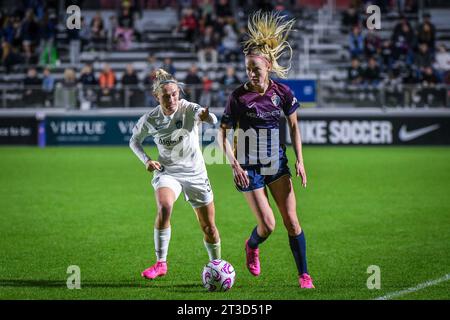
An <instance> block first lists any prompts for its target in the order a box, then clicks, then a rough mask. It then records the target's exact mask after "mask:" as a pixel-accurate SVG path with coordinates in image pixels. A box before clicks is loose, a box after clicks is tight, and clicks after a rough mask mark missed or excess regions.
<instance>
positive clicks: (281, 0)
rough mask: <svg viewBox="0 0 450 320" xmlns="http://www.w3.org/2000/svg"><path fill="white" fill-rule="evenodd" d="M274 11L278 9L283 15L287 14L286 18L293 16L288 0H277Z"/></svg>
mask: <svg viewBox="0 0 450 320" xmlns="http://www.w3.org/2000/svg"><path fill="white" fill-rule="evenodd" d="M274 11H277V12H278V13H279V14H280V15H282V16H286V19H290V18H292V14H291V12H290V11H289V10H288V8H287V7H286V1H284V0H276V1H275V7H274Z"/></svg>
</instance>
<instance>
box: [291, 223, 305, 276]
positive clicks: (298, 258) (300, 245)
mask: <svg viewBox="0 0 450 320" xmlns="http://www.w3.org/2000/svg"><path fill="white" fill-rule="evenodd" d="M289 245H290V247H291V251H292V254H293V255H294V259H295V264H296V265H297V270H298V274H299V275H301V274H303V273H308V267H307V265H306V240H305V233H304V232H303V230H302V232H300V234H299V235H298V236H295V237H291V236H289Z"/></svg>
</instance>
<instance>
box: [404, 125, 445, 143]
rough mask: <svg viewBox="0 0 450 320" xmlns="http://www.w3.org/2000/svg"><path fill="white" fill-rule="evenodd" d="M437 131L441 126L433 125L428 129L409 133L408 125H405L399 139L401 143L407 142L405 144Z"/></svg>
mask: <svg viewBox="0 0 450 320" xmlns="http://www.w3.org/2000/svg"><path fill="white" fill-rule="evenodd" d="M437 129H439V125H438V124H433V125H431V126H428V127H424V128H419V129H415V130H412V131H408V129H407V128H406V125H405V124H404V125H402V126H401V128H400V131H399V133H398V138H399V139H400V141H405V142H406V141H411V140H414V139H417V138H418V137H420V136H423V135H425V134H427V133H430V132H432V131H435V130H437Z"/></svg>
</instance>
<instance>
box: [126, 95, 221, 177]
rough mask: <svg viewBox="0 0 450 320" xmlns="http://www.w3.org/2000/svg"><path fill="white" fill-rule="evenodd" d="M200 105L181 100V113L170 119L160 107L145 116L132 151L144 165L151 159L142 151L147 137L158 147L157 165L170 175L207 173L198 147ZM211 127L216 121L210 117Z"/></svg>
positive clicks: (138, 129)
mask: <svg viewBox="0 0 450 320" xmlns="http://www.w3.org/2000/svg"><path fill="white" fill-rule="evenodd" d="M202 110H203V108H202V107H200V105H198V104H195V103H191V102H188V101H186V100H184V99H181V100H180V101H179V104H178V109H177V111H175V112H174V113H173V114H171V115H170V116H166V115H164V113H163V111H162V109H161V106H160V105H158V106H157V107H156V108H155V109H153V110H151V111H150V112H147V113H146V114H144V115H143V116H142V117H141V118H140V119H139V121H138V122H137V123H136V125H135V126H134V128H133V136H132V137H131V139H130V147H131V149H132V150H133V151H134V153H135V154H136V155H137V156H138V158H139V159H140V160H141V161H142V162H143V163H144V164H145V163H146V162H147V161H148V160H149V157H148V156H147V154H146V153H145V151H144V149H143V148H142V142H143V141H144V139H145V138H146V137H148V136H152V137H153V141H154V142H155V144H156V146H157V147H158V152H159V158H158V162H159V163H161V165H162V166H163V167H164V171H166V172H167V173H169V174H170V173H176V174H183V175H187V176H196V175H199V174H204V173H205V172H206V168H205V162H204V160H203V155H202V152H201V149H200V144H199V135H198V124H199V121H200V119H199V118H198V115H199V113H200V112H201V111H202ZM207 122H208V123H213V124H214V123H216V122H217V118H216V116H215V115H214V114H211V113H210V117H209V119H208V120H207Z"/></svg>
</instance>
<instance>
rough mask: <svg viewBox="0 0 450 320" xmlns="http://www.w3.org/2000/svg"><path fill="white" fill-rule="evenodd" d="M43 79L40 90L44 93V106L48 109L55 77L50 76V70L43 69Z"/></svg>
mask: <svg viewBox="0 0 450 320" xmlns="http://www.w3.org/2000/svg"><path fill="white" fill-rule="evenodd" d="M43 74H44V77H43V78H42V90H43V92H44V99H45V102H44V103H45V106H46V107H47V108H48V107H50V106H51V104H52V102H51V101H52V96H53V89H54V88H55V77H54V76H53V75H52V74H51V72H50V69H49V68H48V67H47V68H45V69H44V72H43Z"/></svg>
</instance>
